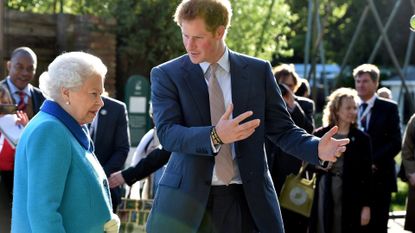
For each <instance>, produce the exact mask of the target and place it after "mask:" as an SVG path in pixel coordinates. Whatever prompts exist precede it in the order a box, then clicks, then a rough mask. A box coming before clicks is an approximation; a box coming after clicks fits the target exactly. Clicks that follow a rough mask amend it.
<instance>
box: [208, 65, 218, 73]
mask: <svg viewBox="0 0 415 233" xmlns="http://www.w3.org/2000/svg"><path fill="white" fill-rule="evenodd" d="M217 68H218V63H212V64H210V70H211V72H216V69H217Z"/></svg>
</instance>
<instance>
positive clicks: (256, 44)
mask: <svg viewBox="0 0 415 233" xmlns="http://www.w3.org/2000/svg"><path fill="white" fill-rule="evenodd" d="M180 1H181V0H171V1H166V0H140V1H136V0H80V1H79V0H65V1H63V0H42V1H39V0H8V1H7V7H8V8H10V9H15V10H20V11H32V12H36V13H50V14H54V13H59V12H61V11H63V13H70V14H92V15H97V16H100V17H112V18H115V19H116V21H117V28H116V33H117V38H118V39H117V40H118V44H117V49H118V59H117V61H118V64H117V70H118V72H117V76H118V78H117V86H118V88H117V89H118V90H117V93H123V90H122V88H123V85H124V83H125V81H126V79H127V77H128V76H130V75H132V74H141V75H144V76H148V75H149V72H150V69H151V68H152V67H154V66H155V65H158V64H160V63H162V62H165V61H167V60H169V59H171V58H174V57H176V56H178V55H180V54H183V53H185V51H184V48H183V44H182V39H181V32H180V30H179V29H178V26H177V25H176V24H175V23H174V22H173V20H172V15H173V14H174V11H175V9H176V6H177V5H178V3H179V2H180ZM231 3H232V7H233V19H232V26H231V28H230V31H229V33H228V37H227V40H226V41H227V44H228V46H229V48H230V49H232V50H235V51H238V52H241V53H246V54H248V55H252V56H254V55H255V56H259V57H261V58H263V59H268V60H270V59H271V56H272V54H276V55H277V56H290V55H292V52H293V51H292V49H290V48H289V47H288V42H287V36H286V35H290V34H292V33H293V32H292V30H291V29H290V27H289V23H290V22H291V20H292V19H293V17H294V16H293V15H292V14H291V13H290V12H291V11H290V7H289V6H288V5H287V4H285V2H284V0H272V1H269V0H256V1H252V0H231Z"/></svg>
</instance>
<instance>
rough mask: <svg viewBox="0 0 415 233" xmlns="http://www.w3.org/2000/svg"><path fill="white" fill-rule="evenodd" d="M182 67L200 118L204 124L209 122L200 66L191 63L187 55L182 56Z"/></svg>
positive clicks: (206, 89)
mask: <svg viewBox="0 0 415 233" xmlns="http://www.w3.org/2000/svg"><path fill="white" fill-rule="evenodd" d="M182 68H183V69H184V70H185V71H186V72H185V75H184V77H183V78H184V80H185V83H186V84H187V88H188V89H189V91H190V94H191V95H192V96H193V100H194V101H195V107H196V108H197V109H198V112H199V114H200V118H201V119H202V121H203V123H204V124H208V123H209V124H210V108H209V92H208V88H207V84H206V81H205V77H204V74H203V71H202V68H200V66H199V65H197V64H193V63H192V62H191V61H190V59H189V57H188V56H185V57H184V59H183V63H182Z"/></svg>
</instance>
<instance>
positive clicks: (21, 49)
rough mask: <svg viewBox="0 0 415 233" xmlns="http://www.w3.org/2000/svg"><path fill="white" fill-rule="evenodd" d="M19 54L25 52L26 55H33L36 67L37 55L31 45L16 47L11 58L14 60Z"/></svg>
mask: <svg viewBox="0 0 415 233" xmlns="http://www.w3.org/2000/svg"><path fill="white" fill-rule="evenodd" d="M18 54H24V55H28V56H31V57H32V59H33V63H34V65H35V67H36V64H37V56H36V53H35V52H33V50H32V49H31V48H29V47H19V48H16V49H15V50H13V52H12V54H11V56H10V60H12V59H13V58H14V57H15V56H17V55H18Z"/></svg>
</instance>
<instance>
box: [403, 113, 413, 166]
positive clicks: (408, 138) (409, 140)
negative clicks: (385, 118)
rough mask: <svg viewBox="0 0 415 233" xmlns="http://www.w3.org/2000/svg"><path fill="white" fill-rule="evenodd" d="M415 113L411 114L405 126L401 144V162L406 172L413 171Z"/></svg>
mask: <svg viewBox="0 0 415 233" xmlns="http://www.w3.org/2000/svg"><path fill="white" fill-rule="evenodd" d="M414 142H415V115H412V117H411V119H410V120H409V122H408V126H407V127H406V130H405V134H404V137H403V144H402V163H403V165H404V167H405V171H406V174H411V173H415V148H414Z"/></svg>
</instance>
